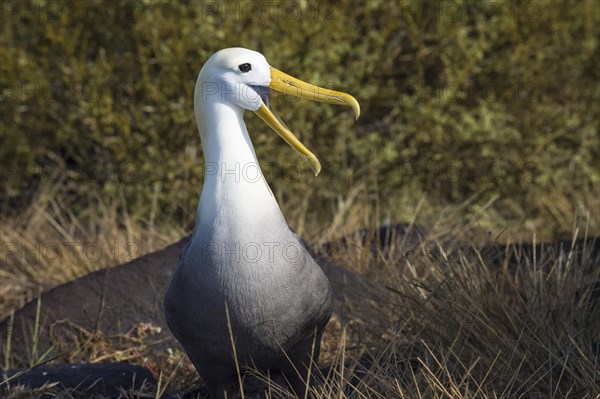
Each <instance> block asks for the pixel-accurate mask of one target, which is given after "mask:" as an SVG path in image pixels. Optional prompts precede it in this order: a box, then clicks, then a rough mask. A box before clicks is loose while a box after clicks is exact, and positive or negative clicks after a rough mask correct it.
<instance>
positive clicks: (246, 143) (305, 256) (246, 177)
mask: <svg viewBox="0 0 600 399" xmlns="http://www.w3.org/2000/svg"><path fill="white" fill-rule="evenodd" d="M270 90H274V91H277V92H282V93H285V94H287V95H292V96H296V97H302V98H308V99H311V100H314V101H320V102H326V103H332V104H342V105H349V106H350V107H352V109H353V110H354V111H355V114H356V118H358V116H359V114H360V107H359V105H358V102H357V101H356V99H354V97H352V96H350V95H348V94H345V93H341V92H337V91H333V90H327V89H323V88H320V87H317V86H313V85H310V84H308V83H305V82H302V81H300V80H298V79H296V78H294V77H292V76H289V75H287V74H285V73H283V72H281V71H279V70H277V69H275V68H273V67H271V66H270V65H269V64H268V63H267V61H266V59H265V57H264V56H263V55H262V54H260V53H258V52H255V51H251V50H247V49H244V48H228V49H224V50H221V51H218V52H217V53H215V54H214V55H212V56H211V57H210V58H209V60H208V61H207V62H206V63H205V64H204V66H203V68H202V70H201V71H200V74H199V76H198V80H197V82H196V88H195V91H194V111H195V115H196V122H197V124H198V129H199V131H200V138H201V141H202V148H203V150H204V157H205V166H206V168H205V176H204V186H203V188H202V194H201V196H200V202H199V204H198V209H197V215H196V227H195V230H194V232H193V235H192V238H191V240H190V242H189V244H188V245H187V247H186V248H185V249H184V251H183V253H182V256H181V260H180V263H179V266H178V267H177V270H176V271H175V273H174V274H173V276H172V280H171V283H170V286H169V288H168V290H167V293H166V295H165V299H164V311H165V317H166V321H167V324H168V326H169V328H170V329H171V332H172V333H173V335H174V336H175V338H176V339H177V340H178V341H179V342H180V343H181V345H182V346H183V348H184V350H185V351H186V353H187V354H188V356H189V357H190V360H191V361H192V363H193V364H194V366H195V367H196V369H197V370H198V372H199V373H200V375H201V376H202V378H203V379H204V381H205V382H206V384H207V386H208V389H209V391H210V394H211V396H212V397H213V399H217V398H225V397H227V398H231V397H232V396H233V395H235V394H236V393H237V392H238V391H239V389H240V387H239V386H238V381H239V380H238V377H239V368H240V367H243V366H250V367H254V368H257V369H259V370H263V371H267V372H269V373H270V375H272V376H279V377H278V378H281V379H280V380H279V381H287V383H288V384H289V387H290V388H291V389H292V390H294V391H295V393H296V394H298V395H304V393H305V391H304V390H305V389H306V388H305V387H306V384H305V383H304V382H303V380H305V379H306V378H307V370H308V367H309V364H310V362H311V361H312V362H316V360H317V359H318V355H319V347H320V341H321V336H322V334H323V329H324V328H325V325H326V324H327V321H328V320H329V317H330V315H331V311H332V305H333V299H332V292H331V287H330V285H329V281H328V280H327V277H326V276H325V274H324V273H323V271H322V269H321V268H320V267H319V265H318V264H317V263H316V262H315V260H314V259H313V258H312V256H311V255H310V254H309V252H308V251H307V249H306V247H305V245H304V242H303V241H302V239H301V238H300V237H299V236H298V235H296V233H295V232H293V231H292V230H291V229H290V228H289V227H288V225H287V223H286V221H285V219H284V217H283V215H282V213H281V210H280V209H279V206H278V205H277V201H276V200H275V197H274V196H273V194H272V192H271V190H270V188H269V186H268V184H267V183H266V181H265V179H264V176H263V174H262V171H261V169H260V166H259V164H258V161H257V159H256V154H255V152H254V148H253V146H252V142H251V141H250V137H249V135H248V131H247V130H246V125H245V124H244V119H243V116H244V111H246V110H248V111H253V112H255V113H256V114H257V115H258V116H259V117H260V118H261V119H263V120H264V121H265V122H266V123H267V125H269V126H270V127H271V128H272V129H273V130H274V131H275V132H277V133H278V134H279V135H280V136H281V137H282V138H283V139H284V140H285V141H286V142H287V143H288V144H289V145H290V146H292V147H293V148H294V149H295V150H296V151H298V152H299V153H300V155H301V156H302V158H303V159H304V160H305V161H306V162H307V163H308V164H309V166H310V167H311V169H312V170H313V172H314V173H315V175H317V174H318V173H319V171H320V169H321V165H320V163H319V161H318V159H317V158H316V157H315V155H314V154H312V153H311V152H310V151H309V150H308V149H307V148H306V147H305V146H304V145H303V144H302V143H301V142H300V141H299V140H298V139H297V138H296V137H295V136H294V135H293V134H292V133H291V132H290V130H289V129H288V128H287V127H286V126H285V124H284V123H283V122H282V121H281V120H280V119H279V118H278V117H277V116H276V114H275V113H274V111H273V109H272V108H271V106H270V102H269V91H270ZM234 358H235V359H236V360H237V363H236V361H235V360H234ZM282 377H283V378H282ZM276 378H277V377H276Z"/></svg>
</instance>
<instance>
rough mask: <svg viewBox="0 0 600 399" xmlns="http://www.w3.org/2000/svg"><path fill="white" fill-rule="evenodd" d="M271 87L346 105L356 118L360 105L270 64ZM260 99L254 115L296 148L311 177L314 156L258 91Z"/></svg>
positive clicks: (316, 169)
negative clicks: (260, 101)
mask: <svg viewBox="0 0 600 399" xmlns="http://www.w3.org/2000/svg"><path fill="white" fill-rule="evenodd" d="M269 88H270V89H271V90H274V91H277V92H280V93H284V94H287V95H291V96H294V97H301V98H307V99H309V100H313V101H319V102H323V103H330V104H340V105H349V106H350V107H352V109H353V110H354V113H355V115H356V119H358V117H359V116H360V106H359V105H358V101H356V99H355V98H354V97H352V96H351V95H349V94H346V93H342V92H339V91H334V90H328V89H323V88H321V87H318V86H313V85H311V84H309V83H306V82H303V81H301V80H299V79H296V78H294V77H293V76H290V75H288V74H286V73H283V72H281V71H279V70H277V69H275V68H273V67H271V83H270V84H269ZM261 97H262V99H263V101H262V104H261V106H260V108H259V109H258V110H256V111H255V112H256V114H257V115H258V116H260V118H261V119H262V120H263V121H265V122H266V123H267V125H269V126H270V127H271V129H273V130H275V132H277V134H279V135H280V136H281V138H283V139H284V140H285V141H286V142H287V143H288V144H289V145H291V146H292V148H294V149H295V150H296V151H298V152H299V153H300V155H301V156H302V158H303V159H304V160H305V161H306V163H307V164H308V166H310V168H311V169H312V171H313V172H314V173H315V176H317V175H318V174H319V172H320V171H321V163H320V162H319V160H318V159H317V157H316V156H315V155H314V154H313V153H312V152H310V151H309V150H308V148H306V147H305V146H304V144H302V143H301V142H300V140H298V139H297V138H296V136H294V134H293V133H292V132H291V131H290V129H288V128H287V126H285V124H284V123H283V122H282V121H281V119H279V117H278V116H277V114H276V113H275V111H274V110H273V108H272V107H271V104H270V102H269V100H268V97H267V95H263V94H261Z"/></svg>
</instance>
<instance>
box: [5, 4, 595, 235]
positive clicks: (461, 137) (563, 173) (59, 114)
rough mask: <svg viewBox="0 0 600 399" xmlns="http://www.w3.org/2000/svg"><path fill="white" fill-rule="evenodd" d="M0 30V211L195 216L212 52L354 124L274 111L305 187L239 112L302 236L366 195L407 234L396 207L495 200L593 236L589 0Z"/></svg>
mask: <svg viewBox="0 0 600 399" xmlns="http://www.w3.org/2000/svg"><path fill="white" fill-rule="evenodd" d="M2 18H3V22H2V26H1V28H0V29H1V35H2V38H1V43H0V52H1V53H0V59H1V60H2V62H1V66H0V72H1V77H0V83H1V84H2V93H1V95H2V97H1V99H0V107H1V109H2V111H1V113H0V134H1V141H2V146H1V147H0V159H1V160H2V163H3V165H4V168H3V178H2V188H1V190H2V191H1V193H0V194H1V198H0V199H1V201H2V202H1V203H2V204H3V207H9V208H12V209H17V210H18V209H20V207H21V206H23V205H25V204H27V203H28V198H30V194H29V191H28V190H27V189H28V188H31V187H37V186H38V184H39V183H44V182H45V181H48V180H52V183H55V182H60V183H61V184H71V185H72V187H73V189H72V190H69V191H70V196H71V197H70V199H71V201H72V202H73V204H80V205H78V206H79V207H81V209H80V211H81V212H84V211H85V205H84V204H85V203H82V202H81V201H82V199H83V200H85V198H87V196H88V195H89V193H90V192H93V193H98V195H99V196H100V197H102V198H105V199H110V198H113V197H117V196H118V197H122V198H124V199H125V202H126V203H127V204H129V208H130V210H135V212H136V213H137V214H139V215H140V217H142V218H148V217H149V214H150V212H151V209H152V205H151V204H152V201H153V200H156V201H157V203H158V209H160V212H159V213H160V215H157V217H158V218H165V219H173V218H180V219H181V220H182V221H189V220H191V218H192V216H193V214H194V211H195V203H196V201H197V198H198V194H199V192H200V189H201V186H202V171H203V167H202V156H201V146H200V141H199V137H198V133H197V128H196V126H195V120H194V116H193V104H192V93H193V90H194V84H195V79H196V76H197V73H198V71H199V69H200V68H201V66H202V64H203V63H204V61H205V60H206V59H207V58H208V57H209V56H210V55H211V54H212V53H214V52H215V51H217V50H219V49H221V48H225V47H231V46H243V47H248V48H251V49H255V50H258V51H260V52H262V53H263V54H265V56H266V57H267V59H268V60H269V62H270V63H271V65H273V66H276V67H277V68H279V69H281V70H283V71H286V72H288V73H290V74H291V75H294V76H297V77H299V78H300V79H303V80H305V81H308V82H312V83H316V84H320V85H322V86H326V87H331V88H337V89H342V90H344V91H346V92H348V93H351V94H353V95H354V96H355V97H356V98H357V99H358V100H359V102H360V103H361V106H362V109H363V114H362V118H361V119H360V120H359V121H358V123H357V124H354V122H353V118H352V116H351V114H350V112H349V111H347V110H345V109H342V108H337V107H334V106H329V105H324V104H315V103H311V102H304V101H302V102H296V101H292V100H291V99H285V98H280V99H279V101H276V103H275V106H276V108H277V109H278V110H280V116H281V117H282V119H283V120H285V121H286V122H287V124H288V126H289V127H290V128H291V129H292V131H294V132H295V133H297V134H298V135H299V136H300V137H301V139H302V140H303V141H304V142H305V144H306V145H307V146H308V147H309V148H310V149H312V150H313V151H314V152H315V153H316V154H317V156H318V157H319V158H320V159H321V161H322V162H323V163H324V164H325V166H326V167H325V170H324V173H323V176H321V177H319V178H318V179H316V181H315V180H314V178H313V177H311V173H310V171H309V170H308V168H306V167H305V165H303V163H302V161H301V160H300V159H299V158H295V157H294V156H293V152H292V150H291V149H289V148H288V147H287V146H286V145H284V144H283V143H282V142H281V140H280V139H279V138H278V137H277V136H276V135H274V134H273V133H272V132H271V131H270V130H269V129H268V128H267V127H266V126H265V125H264V124H263V123H262V122H261V121H259V120H258V118H256V117H254V116H252V115H248V116H247V118H246V119H247V123H248V125H249V131H250V132H251V135H252V139H253V141H254V144H255V147H256V151H257V154H258V157H259V159H260V161H261V162H262V163H263V165H264V166H265V168H267V167H268V168H269V173H268V174H269V175H272V176H273V177H272V178H271V179H270V184H271V185H272V187H273V191H274V192H275V193H276V195H277V196H278V198H279V199H280V202H281V203H282V207H283V208H284V212H285V211H286V209H287V210H293V209H296V208H298V207H301V206H302V204H303V203H304V201H306V197H309V201H310V203H311V212H310V213H311V215H313V216H312V217H313V218H314V219H312V220H313V221H317V220H319V218H322V217H330V215H331V209H332V207H335V206H336V205H335V204H336V202H337V201H338V197H339V196H340V195H341V196H342V197H344V196H346V194H347V193H348V191H349V190H350V189H351V188H352V187H354V186H355V185H357V184H362V185H364V190H362V191H361V192H360V194H359V197H360V198H359V200H360V201H362V202H363V203H364V204H365V205H366V206H369V204H370V201H371V199H372V197H373V196H376V197H377V198H378V201H379V206H380V207H381V208H382V209H387V210H390V211H389V212H388V213H390V217H392V218H394V219H404V220H410V219H411V213H412V211H413V210H414V208H412V207H406V204H407V203H411V204H416V203H417V202H418V201H419V200H420V199H421V198H423V196H426V197H427V200H428V201H427V204H428V205H427V206H428V207H429V208H430V211H429V212H426V213H425V217H427V215H434V214H435V212H434V210H436V209H437V210H439V209H440V208H442V207H444V206H445V205H447V204H452V203H456V204H460V203H462V202H464V201H465V200H467V199H469V198H472V197H473V196H475V197H477V198H478V201H482V203H485V202H486V201H488V200H490V199H496V200H495V202H493V204H492V205H491V207H492V209H493V210H494V212H495V214H496V215H498V218H501V219H502V222H501V221H500V219H498V220H497V223H500V224H503V223H516V224H522V223H526V226H528V227H530V228H532V229H536V230H539V229H547V230H546V231H548V232H549V233H553V232H557V233H564V232H565V231H569V230H570V229H571V226H570V225H566V223H568V222H569V221H570V220H571V219H572V218H573V217H574V216H575V215H576V214H577V213H578V212H579V213H581V212H582V209H583V212H584V213H585V212H586V211H590V212H591V217H592V226H593V227H595V228H598V227H600V222H599V221H598V219H599V215H598V211H597V210H594V208H593V207H594V206H595V205H598V202H597V198H598V196H599V189H598V187H599V185H600V172H599V167H598V166H599V165H598V162H599V161H598V160H599V159H600V153H599V152H600V143H599V127H598V121H599V120H600V115H599V113H600V111H599V107H598V104H600V87H599V83H598V82H599V81H600V76H599V75H600V72H599V69H598V68H597V66H598V64H599V59H598V58H599V56H598V55H599V51H598V37H599V35H598V26H600V11H599V6H598V3H597V2H596V1H594V0H591V1H587V2H581V3H578V4H574V3H572V2H569V1H567V0H562V1H551V2H546V1H544V2H518V1H499V2H496V1H482V2H471V1H452V2H422V3H421V2H388V1H368V2H349V1H348V2H342V3H341V4H340V3H338V2H327V3H323V2H319V3H317V2H313V1H305V0H303V1H299V2H297V3H290V2H258V3H250V2H244V1H242V2H228V3H218V2H197V1H182V2H153V1H142V2H138V1H135V2H112V1H88V2H81V3H80V2H75V3H71V2H69V3H64V4H63V3H55V2H46V1H31V2H14V3H7V4H3V15H2ZM294 167H296V168H299V169H300V170H301V173H293V174H292V176H291V177H290V175H289V173H286V171H288V170H289V169H290V168H294ZM57 168H58V169H60V170H61V172H60V173H54V172H56V170H57ZM294 170H295V169H294ZM24 171H25V172H24ZM282 176H283V177H284V178H282ZM285 176H287V178H285ZM590 201H591V203H590ZM563 203H564V204H567V205H562V204H563ZM588 208H591V209H588ZM5 209H6V208H5Z"/></svg>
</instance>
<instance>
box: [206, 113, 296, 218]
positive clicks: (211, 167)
mask: <svg viewBox="0 0 600 399" xmlns="http://www.w3.org/2000/svg"><path fill="white" fill-rule="evenodd" d="M195 105H196V107H195V111H196V121H197V123H198V129H199V131H200V138H201V140H202V148H203V152H204V160H205V174H204V186H203V188H202V194H201V196H200V202H199V204H198V213H197V216H196V226H205V227H208V226H215V224H223V223H225V224H228V225H230V226H231V225H238V226H252V225H253V224H255V223H258V222H260V223H261V224H263V223H264V222H268V221H269V220H270V219H272V220H273V221H276V222H278V223H280V222H282V221H284V219H283V215H282V214H281V211H280V209H279V206H278V205H277V201H276V200H275V197H274V196H273V194H272V192H271V190H270V188H269V186H268V185H267V182H266V180H265V178H264V175H263V173H262V170H261V168H260V165H259V164H258V161H257V159H256V154H255V152H254V147H253V146H252V142H251V141H250V137H249V135H248V131H247V130H246V125H245V123H244V118H243V116H244V110H243V109H242V108H240V107H238V106H236V105H230V104H228V103H225V102H204V103H199V104H195Z"/></svg>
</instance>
